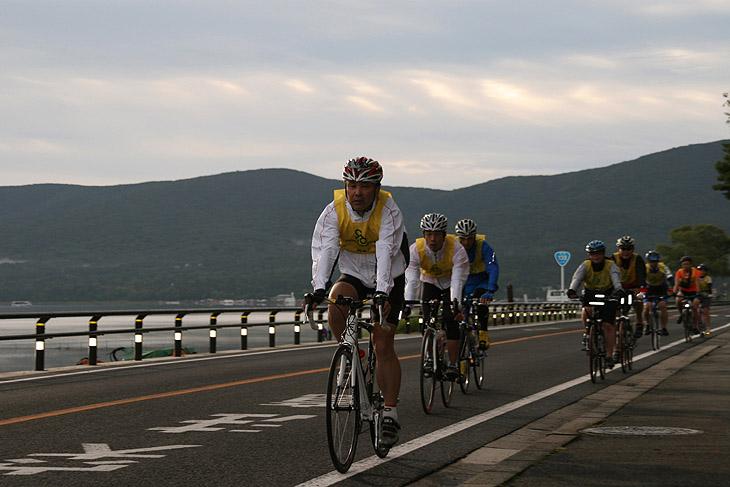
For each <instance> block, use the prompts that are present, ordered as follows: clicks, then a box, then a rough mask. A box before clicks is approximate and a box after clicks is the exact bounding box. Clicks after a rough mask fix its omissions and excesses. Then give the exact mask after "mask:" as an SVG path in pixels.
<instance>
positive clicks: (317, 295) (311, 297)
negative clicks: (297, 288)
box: [302, 289, 324, 309]
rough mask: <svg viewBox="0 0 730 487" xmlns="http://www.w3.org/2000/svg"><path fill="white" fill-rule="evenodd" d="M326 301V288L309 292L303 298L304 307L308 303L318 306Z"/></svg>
mask: <svg viewBox="0 0 730 487" xmlns="http://www.w3.org/2000/svg"><path fill="white" fill-rule="evenodd" d="M322 301H324V289H316V290H315V291H314V292H313V293H307V294H305V295H304V299H303V300H302V309H304V308H305V307H306V306H307V305H309V306H310V307H311V308H316V307H317V305H318V304H319V303H321V302H322Z"/></svg>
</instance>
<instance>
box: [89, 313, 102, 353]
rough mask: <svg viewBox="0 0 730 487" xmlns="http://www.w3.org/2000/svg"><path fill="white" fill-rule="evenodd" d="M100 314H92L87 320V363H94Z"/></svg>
mask: <svg viewBox="0 0 730 487" xmlns="http://www.w3.org/2000/svg"><path fill="white" fill-rule="evenodd" d="M100 319H101V315H96V316H92V317H91V319H90V320H89V365H96V361H97V349H98V347H97V345H98V341H97V340H98V339H97V336H96V333H95V332H96V331H97V329H98V323H99V320H100Z"/></svg>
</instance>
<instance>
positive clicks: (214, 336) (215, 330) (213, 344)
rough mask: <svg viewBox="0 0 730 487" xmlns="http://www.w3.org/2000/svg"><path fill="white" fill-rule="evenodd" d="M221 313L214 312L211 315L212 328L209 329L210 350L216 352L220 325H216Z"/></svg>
mask: <svg viewBox="0 0 730 487" xmlns="http://www.w3.org/2000/svg"><path fill="white" fill-rule="evenodd" d="M219 314H220V313H213V314H211V315H210V328H209V329H208V336H209V337H210V340H209V342H208V351H209V352H210V353H215V352H216V343H217V342H216V339H217V338H218V327H216V325H217V324H218V315H219Z"/></svg>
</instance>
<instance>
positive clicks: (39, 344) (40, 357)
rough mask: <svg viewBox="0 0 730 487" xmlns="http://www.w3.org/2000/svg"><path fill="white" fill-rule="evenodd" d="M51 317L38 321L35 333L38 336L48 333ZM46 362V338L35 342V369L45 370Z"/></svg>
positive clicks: (44, 317)
mask: <svg viewBox="0 0 730 487" xmlns="http://www.w3.org/2000/svg"><path fill="white" fill-rule="evenodd" d="M50 319H51V317H50V316H43V317H41V318H39V319H38V322H37V323H36V324H35V332H36V334H38V335H43V334H45V333H46V323H47V322H48V320H50ZM45 360H46V340H45V339H44V338H38V339H36V341H35V369H36V370H43V369H44V366H45Z"/></svg>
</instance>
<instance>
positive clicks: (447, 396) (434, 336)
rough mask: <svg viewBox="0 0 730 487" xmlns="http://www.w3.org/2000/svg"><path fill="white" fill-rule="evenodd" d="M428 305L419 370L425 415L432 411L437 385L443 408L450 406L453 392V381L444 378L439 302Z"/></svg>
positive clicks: (443, 336)
mask: <svg viewBox="0 0 730 487" xmlns="http://www.w3.org/2000/svg"><path fill="white" fill-rule="evenodd" d="M428 304H429V305H430V306H431V317H430V318H429V319H428V320H427V321H426V322H425V323H424V329H423V338H422V339H421V367H420V370H419V372H420V379H421V381H420V382H421V407H423V411H424V412H425V413H426V414H428V413H430V412H431V410H432V409H433V402H434V397H435V396H436V387H437V385H438V386H439V388H440V389H441V402H443V404H444V406H445V407H449V406H451V394H452V393H453V392H454V381H452V380H448V379H446V378H445V372H446V367H447V366H448V363H449V353H448V348H447V345H446V331H444V329H443V327H442V326H441V323H440V321H439V320H438V318H437V317H438V308H439V304H440V301H439V300H438V299H434V300H431V301H429V302H428Z"/></svg>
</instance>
